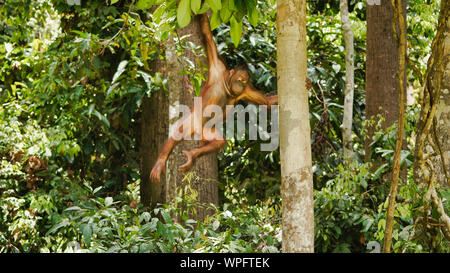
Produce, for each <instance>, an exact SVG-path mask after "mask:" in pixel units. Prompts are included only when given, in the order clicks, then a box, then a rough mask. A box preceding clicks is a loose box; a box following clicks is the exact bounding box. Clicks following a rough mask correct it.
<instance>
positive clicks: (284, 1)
mask: <svg viewBox="0 0 450 273" xmlns="http://www.w3.org/2000/svg"><path fill="white" fill-rule="evenodd" d="M277 11H278V13H277V30H278V40H277V44H278V49H277V54H278V65H277V74H278V92H279V105H280V112H279V113H280V115H279V116H280V122H279V124H280V125H279V128H280V156H281V176H282V177H281V197H282V207H283V215H282V217H283V220H282V229H283V235H282V239H283V252H314V202H313V180H312V162H311V161H312V159H311V140H310V137H311V130H310V125H309V106H308V91H307V89H306V68H307V66H306V1H304V0H279V1H278V8H277Z"/></svg>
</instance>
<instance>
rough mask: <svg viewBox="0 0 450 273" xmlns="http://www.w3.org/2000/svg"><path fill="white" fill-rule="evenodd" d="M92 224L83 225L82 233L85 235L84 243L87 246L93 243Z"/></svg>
mask: <svg viewBox="0 0 450 273" xmlns="http://www.w3.org/2000/svg"><path fill="white" fill-rule="evenodd" d="M91 225H92V224H83V225H81V233H82V234H83V238H84V241H85V242H86V244H87V245H89V244H90V243H91V238H92V227H91Z"/></svg>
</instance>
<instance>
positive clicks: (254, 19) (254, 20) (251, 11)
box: [248, 6, 259, 27]
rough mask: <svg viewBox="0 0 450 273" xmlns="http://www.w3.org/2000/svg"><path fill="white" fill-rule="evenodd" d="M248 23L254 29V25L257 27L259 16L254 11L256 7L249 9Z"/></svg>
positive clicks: (256, 11)
mask: <svg viewBox="0 0 450 273" xmlns="http://www.w3.org/2000/svg"><path fill="white" fill-rule="evenodd" d="M248 21H249V22H250V24H252V26H254V27H256V25H258V21H259V15H258V10H257V9H256V6H254V7H251V8H250V9H249V10H248Z"/></svg>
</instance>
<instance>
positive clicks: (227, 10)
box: [0, 0, 450, 252]
mask: <svg viewBox="0 0 450 273" xmlns="http://www.w3.org/2000/svg"><path fill="white" fill-rule="evenodd" d="M422 2H423V1H409V2H408V4H409V5H408V43H409V44H410V48H409V49H408V54H409V58H410V60H411V62H412V63H413V64H415V66H416V67H417V68H418V71H419V72H422V73H423V71H424V69H425V66H424V64H425V62H426V59H427V56H428V55H429V50H430V48H429V40H430V39H431V37H432V36H433V35H434V32H435V27H434V26H435V24H436V21H437V15H436V14H437V13H436V10H437V8H438V3H437V1H427V3H426V4H424V3H422ZM105 3H106V1H95V0H89V1H82V5H80V6H76V5H75V6H71V5H68V2H67V1H66V0H52V1H41V0H3V1H2V6H0V101H1V103H2V105H1V106H0V252H74V251H75V252H279V251H281V223H280V221H281V219H280V218H281V215H280V211H281V209H280V207H281V200H280V194H279V191H280V168H279V160H280V159H279V152H278V151H273V152H261V151H260V150H259V144H260V143H261V142H260V141H248V140H243V141H238V140H230V141H229V142H228V145H227V146H226V148H225V149H224V151H223V153H221V154H219V159H220V160H219V164H220V165H219V170H220V183H219V187H220V195H221V199H220V200H221V201H220V205H219V206H218V207H217V208H212V209H213V210H214V212H215V213H214V215H212V216H211V217H209V218H207V219H205V221H203V222H196V221H194V220H192V219H191V218H195V217H193V216H195V214H196V211H195V210H196V208H197V207H198V206H199V204H198V203H197V202H196V201H195V197H196V196H197V194H198V193H196V192H195V191H192V189H190V187H189V186H187V188H184V189H183V191H180V192H179V193H178V196H177V197H176V198H175V199H174V201H173V202H172V203H170V204H165V205H160V206H158V207H157V208H155V209H153V210H148V209H147V208H144V207H142V206H141V205H140V204H139V182H140V180H139V171H138V169H139V168H138V165H139V164H138V162H139V151H138V147H139V145H140V143H139V142H140V130H139V123H140V118H141V117H140V107H141V102H142V99H143V98H144V97H145V96H149V95H151V94H152V93H153V92H167V90H166V89H165V85H166V76H167V73H166V72H167V71H164V70H162V71H154V70H153V69H152V62H153V61H155V60H158V61H160V60H162V61H164V56H165V52H164V43H165V40H166V38H167V37H168V36H169V35H174V36H175V37H177V35H176V31H175V29H176V28H177V27H183V26H185V25H187V24H189V22H190V21H191V18H192V16H193V15H194V14H201V13H204V12H206V11H207V10H212V11H211V12H212V16H211V25H212V27H213V29H214V36H215V38H216V41H217V44H218V49H219V51H220V54H221V55H222V56H223V57H224V59H225V60H226V62H227V64H228V65H229V66H230V68H231V67H234V66H237V65H240V64H244V63H245V64H247V65H248V68H249V70H250V72H251V74H252V79H253V85H254V86H255V87H256V88H258V89H259V90H262V91H263V92H264V93H267V94H269V93H271V92H273V90H276V89H277V86H276V76H277V75H276V72H277V71H276V33H275V31H274V30H275V28H276V1H274V0H268V1H262V0H261V1H256V0H254V1H241V0H208V1H198V0H183V1H175V0H170V1H160V0H137V1H125V0H123V1H117V0H114V1H108V2H107V4H105ZM307 9H308V13H309V17H308V25H307V34H308V54H309V56H308V76H309V78H310V79H311V82H312V88H311V91H310V94H309V104H310V113H311V118H310V120H311V128H312V133H313V134H312V144H313V164H314V165H313V171H314V184H315V193H314V195H315V231H316V246H315V247H316V250H317V251H318V252H365V251H368V250H367V245H368V243H369V242H371V241H375V242H380V243H381V242H382V241H383V239H384V238H383V236H384V225H385V212H386V204H385V202H384V201H385V200H386V197H387V191H388V186H389V177H388V172H389V169H390V165H391V162H392V156H393V149H394V148H393V147H394V143H395V133H396V125H395V124H394V125H393V126H391V127H389V128H387V129H386V130H383V131H382V130H377V131H376V133H375V135H374V138H373V139H372V144H371V145H372V147H373V149H372V151H373V154H372V155H370V157H371V158H372V164H368V163H361V162H362V158H363V156H364V154H363V151H364V149H363V146H364V137H365V128H366V127H367V125H368V124H369V123H371V122H372V121H371V120H370V119H367V120H365V117H364V115H365V113H364V107H365V100H364V88H365V86H364V82H365V67H364V63H365V39H366V37H365V36H366V34H365V21H364V20H365V1H362V0H355V1H350V11H351V20H352V28H353V31H354V33H355V52H356V54H355V67H356V70H355V101H354V123H353V131H354V135H353V141H354V147H353V148H354V151H356V155H355V162H353V163H352V164H351V165H350V166H344V165H342V163H341V153H342V143H341V131H340V130H341V129H340V125H341V120H342V115H343V107H342V106H343V98H344V93H343V92H344V91H343V90H344V80H345V78H344V75H345V74H344V67H345V62H344V47H343V38H342V34H341V33H342V31H341V24H340V20H339V14H338V12H339V1H313V0H311V1H308V5H307ZM262 14H264V16H262ZM178 38H179V43H178V44H177V50H178V52H180V51H181V50H182V49H183V48H189V49H192V50H193V51H194V52H195V54H198V55H200V54H202V51H201V48H200V47H199V46H198V45H193V44H189V43H185V37H178ZM184 68H185V70H186V71H184V72H183V73H186V74H188V75H189V76H190V79H191V81H192V82H193V86H194V88H195V90H196V92H197V94H198V93H199V91H200V88H201V85H202V83H203V82H204V76H203V75H202V74H201V73H200V72H199V71H198V70H199V69H198V68H197V64H192V63H187V65H186V66H185V67H184ZM413 72H414V73H413ZM413 72H411V73H410V74H409V75H408V82H409V83H410V84H412V85H414V87H415V88H418V87H419V84H418V82H420V79H419V78H420V76H419V74H418V73H417V71H413ZM419 110H420V107H419V106H418V105H417V104H413V105H411V106H410V107H408V109H407V115H406V116H407V121H406V127H405V137H406V139H407V143H406V145H407V146H406V148H405V150H404V151H403V153H402V156H403V157H402V162H403V164H404V167H405V169H407V176H406V179H405V180H404V181H402V182H401V184H400V188H399V194H398V196H397V197H398V198H397V199H398V206H397V210H396V215H395V220H396V221H395V225H394V232H393V236H394V239H393V240H394V245H393V249H394V251H395V252H424V251H427V252H431V251H434V252H448V251H449V249H450V246H449V243H448V241H446V240H445V238H444V236H443V234H442V233H441V231H440V229H439V227H438V225H439V221H438V215H437V213H436V211H435V210H432V213H431V215H425V214H424V213H423V211H425V210H424V206H426V204H424V196H425V195H426V189H425V188H423V187H421V186H420V185H416V184H415V183H414V181H413V177H412V169H411V168H412V163H413V160H414V159H413V155H412V152H411V151H413V149H414V131H415V129H416V120H417V114H418V111H419ZM380 122H382V119H380ZM378 128H381V127H380V124H378ZM380 162H383V163H382V164H381V163H380ZM181 192H187V193H188V194H181ZM448 193H449V192H448V190H447V191H445V190H443V191H441V192H439V194H440V195H441V196H442V199H443V200H444V207H445V209H446V210H447V211H448V210H449V206H450V205H449V204H450V203H449V201H448V200H449V199H450V198H449V194H448ZM424 219H426V221H428V222H426V221H424ZM424 223H428V225H426V224H424Z"/></svg>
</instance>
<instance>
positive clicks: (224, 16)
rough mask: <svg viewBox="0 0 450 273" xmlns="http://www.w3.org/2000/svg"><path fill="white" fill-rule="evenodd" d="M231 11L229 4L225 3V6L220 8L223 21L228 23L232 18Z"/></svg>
mask: <svg viewBox="0 0 450 273" xmlns="http://www.w3.org/2000/svg"><path fill="white" fill-rule="evenodd" d="M231 14H232V13H231V11H230V10H229V9H228V5H225V4H224V5H223V8H222V9H221V10H220V18H221V19H222V22H224V23H226V22H228V21H229V20H230V17H231Z"/></svg>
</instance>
